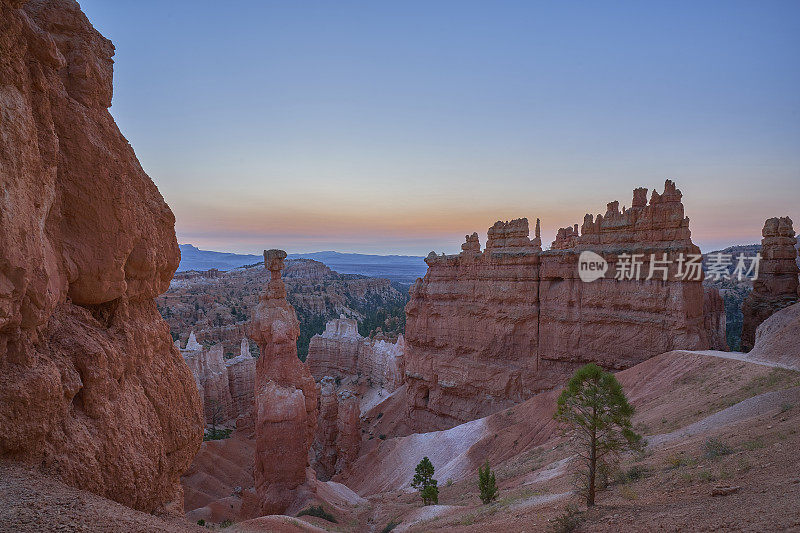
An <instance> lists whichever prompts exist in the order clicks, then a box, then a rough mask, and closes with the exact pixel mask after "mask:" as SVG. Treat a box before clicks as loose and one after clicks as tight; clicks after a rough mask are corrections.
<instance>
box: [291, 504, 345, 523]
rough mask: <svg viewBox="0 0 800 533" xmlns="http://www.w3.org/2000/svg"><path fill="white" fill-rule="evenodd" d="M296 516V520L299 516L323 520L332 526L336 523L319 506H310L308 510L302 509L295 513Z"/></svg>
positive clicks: (332, 517) (333, 517)
mask: <svg viewBox="0 0 800 533" xmlns="http://www.w3.org/2000/svg"><path fill="white" fill-rule="evenodd" d="M297 516H298V518H299V517H301V516H316V517H317V518H322V519H323V520H327V521H328V522H333V523H334V524H336V523H338V521H337V520H336V517H335V516H333V515H332V514H330V513H329V512H327V511H326V510H325V508H324V507H322V506H321V505H312V506H311V507H309V508H308V509H303V510H302V511H300V512H299V513H297Z"/></svg>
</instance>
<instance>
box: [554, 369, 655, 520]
mask: <svg viewBox="0 0 800 533" xmlns="http://www.w3.org/2000/svg"><path fill="white" fill-rule="evenodd" d="M632 416H633V406H631V405H630V404H629V403H628V399H627V398H626V397H625V393H624V392H623V390H622V385H620V383H619V381H617V378H616V377H614V374H611V373H609V372H604V371H603V369H602V368H600V367H599V366H597V365H596V364H594V363H589V364H588V365H585V366H583V367H581V368H579V369H578V370H577V371H576V372H575V375H574V376H572V378H571V379H570V380H569V383H567V388H565V389H564V391H563V392H562V393H561V396H559V397H558V407H557V409H556V412H555V414H554V415H553V418H555V419H556V420H557V421H558V422H560V423H561V424H562V427H563V428H564V429H565V432H566V433H567V435H568V436H569V437H570V441H571V443H572V445H573V447H574V448H575V451H576V453H577V455H578V457H579V458H580V459H581V465H582V466H583V469H582V470H581V471H580V472H579V478H578V479H579V481H580V486H579V489H580V490H581V491H582V492H583V493H584V494H585V495H586V505H587V506H589V507H591V506H592V505H594V496H595V489H596V477H597V474H598V469H599V467H600V466H601V465H603V464H605V463H608V462H609V461H610V460H611V459H613V458H614V457H615V456H616V454H618V453H619V452H622V451H623V450H626V449H638V448H640V447H641V446H643V444H644V441H643V439H642V436H641V435H639V434H638V433H636V432H634V431H633V427H632V425H631V417H632Z"/></svg>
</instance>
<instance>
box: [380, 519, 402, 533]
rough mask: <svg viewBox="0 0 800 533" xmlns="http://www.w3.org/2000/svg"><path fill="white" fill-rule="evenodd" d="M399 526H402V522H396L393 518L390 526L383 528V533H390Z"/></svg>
mask: <svg viewBox="0 0 800 533" xmlns="http://www.w3.org/2000/svg"><path fill="white" fill-rule="evenodd" d="M399 525H400V521H399V520H395V519H394V518H393V519H391V520H389V523H388V524H386V525H385V526H383V529H381V533H389V532H390V531H391V530H393V529H394V528H396V527H397V526H399Z"/></svg>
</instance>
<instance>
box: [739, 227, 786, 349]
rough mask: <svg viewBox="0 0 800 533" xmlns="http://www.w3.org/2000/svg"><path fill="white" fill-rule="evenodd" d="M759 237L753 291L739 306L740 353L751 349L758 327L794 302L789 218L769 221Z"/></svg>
mask: <svg viewBox="0 0 800 533" xmlns="http://www.w3.org/2000/svg"><path fill="white" fill-rule="evenodd" d="M761 234H762V235H763V238H762V239H761V252H760V253H761V261H760V264H759V270H758V278H757V279H755V280H754V281H753V291H752V292H751V293H750V295H749V296H748V297H747V298H746V299H745V301H744V303H742V315H743V324H742V350H743V351H748V350H750V349H751V348H752V347H753V343H754V341H755V334H756V329H757V328H758V325H759V324H761V323H762V322H763V321H764V320H766V319H767V318H769V316H770V315H772V314H773V313H775V312H776V311H778V310H780V309H783V308H784V307H787V306H790V305H792V304H793V303H795V302H797V300H798V290H800V287H798V281H797V275H798V268H797V262H796V260H795V258H796V257H797V250H796V249H795V244H796V243H797V238H795V234H794V228H792V219H791V218H789V217H781V218H777V217H776V218H770V219H767V221H766V222H765V223H764V229H763V230H762V232H761Z"/></svg>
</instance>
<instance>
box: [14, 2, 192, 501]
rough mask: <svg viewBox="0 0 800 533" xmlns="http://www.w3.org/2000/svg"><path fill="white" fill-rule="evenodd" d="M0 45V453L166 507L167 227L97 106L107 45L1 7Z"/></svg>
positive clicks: (183, 414) (170, 469)
mask: <svg viewBox="0 0 800 533" xmlns="http://www.w3.org/2000/svg"><path fill="white" fill-rule="evenodd" d="M0 50H2V52H1V53H0V80H2V82H1V83H0V102H2V104H1V105H0V108H2V118H1V119H0V138H2V141H1V142H0V168H1V169H2V171H1V172H0V184H1V185H2V186H1V187H0V189H1V190H2V194H1V195H0V228H1V229H0V406H2V408H0V428H2V431H0V457H2V459H3V460H6V461H7V460H16V461H25V462H28V463H30V464H35V465H39V466H40V467H41V468H43V469H44V470H45V471H47V472H48V473H50V474H53V475H55V476H57V477H59V478H60V479H62V480H63V481H65V482H66V483H67V484H69V485H72V486H75V487H78V488H80V489H83V490H88V491H91V492H94V493H96V494H99V495H102V496H105V497H107V498H110V499H113V500H116V501H117V502H120V503H123V504H125V505H127V506H130V507H133V508H135V509H139V510H143V511H148V512H152V511H158V510H161V511H180V509H181V506H182V492H181V488H180V484H179V477H180V475H181V473H182V472H183V471H184V470H185V469H186V468H187V467H188V466H189V464H190V463H191V460H192V457H193V456H194V454H195V453H196V452H197V450H198V448H199V446H200V443H201V434H202V431H201V428H202V415H201V412H200V401H199V397H198V393H197V390H196V387H195V385H194V382H193V379H192V375H191V373H190V372H189V369H188V368H187V366H186V364H185V363H184V361H183V359H182V357H181V355H180V353H179V352H178V350H177V348H176V347H175V346H174V345H173V343H172V339H171V337H170V334H169V329H168V327H167V325H166V323H165V322H164V320H163V319H162V318H161V317H160V316H159V314H158V311H157V309H156V305H155V303H154V301H153V299H154V298H155V297H156V296H157V295H158V294H160V293H162V292H163V291H165V290H166V289H167V287H168V285H169V281H170V279H171V278H172V274H173V273H174V272H175V269H176V268H177V266H178V260H179V252H178V245H177V242H176V239H175V230H174V223H175V219H174V217H173V215H172V212H171V211H170V209H169V207H168V206H167V204H166V203H165V202H164V199H163V198H162V196H161V194H160V193H159V192H158V189H157V188H156V187H155V185H154V184H153V182H152V181H151V180H150V178H149V177H148V176H147V174H145V172H144V171H143V170H142V168H141V166H140V165H139V162H138V161H137V159H136V156H135V155H134V152H133V149H132V148H131V146H130V145H129V144H128V142H127V140H126V139H125V138H124V137H123V136H122V134H121V133H120V131H119V129H117V126H116V124H115V123H114V120H113V118H112V117H111V114H110V113H109V112H108V107H109V106H110V105H111V96H112V65H113V61H112V59H111V58H112V56H113V54H114V46H113V45H112V44H111V42H110V41H109V40H107V39H105V38H104V37H103V36H102V35H100V34H99V33H98V32H97V31H96V30H95V29H94V28H93V27H92V26H91V24H90V23H89V21H88V20H87V19H86V17H85V16H84V15H83V13H82V12H81V11H80V7H79V6H78V4H77V2H74V1H69V0H53V1H49V2H44V1H30V2H27V3H23V2H19V1H11V2H10V1H8V0H2V1H0ZM143 480H146V482H143Z"/></svg>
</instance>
